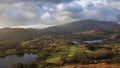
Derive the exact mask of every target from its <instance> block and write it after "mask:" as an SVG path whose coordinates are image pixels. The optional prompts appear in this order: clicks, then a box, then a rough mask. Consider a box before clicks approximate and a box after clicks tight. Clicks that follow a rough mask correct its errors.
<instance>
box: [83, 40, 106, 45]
mask: <svg viewBox="0 0 120 68" xmlns="http://www.w3.org/2000/svg"><path fill="white" fill-rule="evenodd" d="M104 40H105V39H101V40H90V41H83V43H89V44H91V43H102V42H103V41H104Z"/></svg>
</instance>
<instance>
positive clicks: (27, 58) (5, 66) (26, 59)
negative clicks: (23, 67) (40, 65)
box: [0, 54, 37, 68]
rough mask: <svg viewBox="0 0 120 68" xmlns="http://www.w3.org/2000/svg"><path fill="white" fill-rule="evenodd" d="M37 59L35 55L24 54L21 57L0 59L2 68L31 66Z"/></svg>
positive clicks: (13, 56)
mask: <svg viewBox="0 0 120 68" xmlns="http://www.w3.org/2000/svg"><path fill="white" fill-rule="evenodd" d="M36 58H37V55H35V54H24V55H22V56H20V55H16V54H15V55H9V56H6V57H1V58H0V68H9V66H10V65H11V64H16V63H22V64H31V63H33V62H34V61H35V60H36Z"/></svg>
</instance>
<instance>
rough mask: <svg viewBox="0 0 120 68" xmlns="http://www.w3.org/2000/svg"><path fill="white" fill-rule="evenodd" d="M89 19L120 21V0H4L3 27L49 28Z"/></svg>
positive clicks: (0, 6) (0, 9) (0, 21)
mask: <svg viewBox="0 0 120 68" xmlns="http://www.w3.org/2000/svg"><path fill="white" fill-rule="evenodd" d="M87 19H93V20H100V21H115V22H118V23H120V0H0V27H15V28H17V27H20V28H46V27H50V26H55V25H61V24H66V23H70V22H74V21H78V20H87Z"/></svg>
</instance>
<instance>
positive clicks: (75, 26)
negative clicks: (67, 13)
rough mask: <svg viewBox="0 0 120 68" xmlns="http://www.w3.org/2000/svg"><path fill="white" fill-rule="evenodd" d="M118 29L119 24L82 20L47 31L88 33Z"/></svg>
mask: <svg viewBox="0 0 120 68" xmlns="http://www.w3.org/2000/svg"><path fill="white" fill-rule="evenodd" d="M119 28H120V24H118V23H115V22H106V21H95V20H83V21H77V22H72V23H69V24H65V25H60V26H54V27H50V28H48V29H49V30H56V31H58V30H59V31H62V30H63V31H89V30H96V29H100V30H107V31H112V30H117V29H119Z"/></svg>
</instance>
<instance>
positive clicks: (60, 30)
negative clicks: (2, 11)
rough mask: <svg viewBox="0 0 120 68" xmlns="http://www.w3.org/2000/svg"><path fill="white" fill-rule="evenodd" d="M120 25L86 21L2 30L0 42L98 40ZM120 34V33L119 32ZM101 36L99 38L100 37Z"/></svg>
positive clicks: (0, 30) (111, 32) (117, 28)
mask: <svg viewBox="0 0 120 68" xmlns="http://www.w3.org/2000/svg"><path fill="white" fill-rule="evenodd" d="M119 28H120V24H117V23H115V22H103V21H94V20H84V21H77V22H72V23H69V24H65V25H59V26H54V27H49V28H46V29H23V28H2V29H0V41H23V40H31V39H36V38H39V39H87V38H90V39H92V38H93V39H95V38H96V39H98V38H103V37H107V36H108V35H111V34H113V33H114V31H117V30H119ZM117 32H120V31H117ZM98 36H99V37H98Z"/></svg>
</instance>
